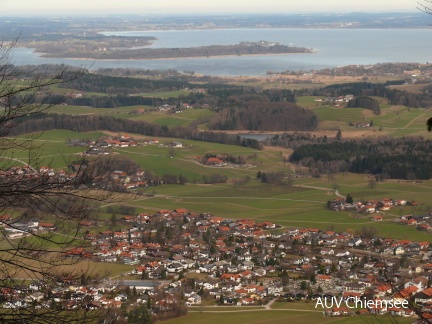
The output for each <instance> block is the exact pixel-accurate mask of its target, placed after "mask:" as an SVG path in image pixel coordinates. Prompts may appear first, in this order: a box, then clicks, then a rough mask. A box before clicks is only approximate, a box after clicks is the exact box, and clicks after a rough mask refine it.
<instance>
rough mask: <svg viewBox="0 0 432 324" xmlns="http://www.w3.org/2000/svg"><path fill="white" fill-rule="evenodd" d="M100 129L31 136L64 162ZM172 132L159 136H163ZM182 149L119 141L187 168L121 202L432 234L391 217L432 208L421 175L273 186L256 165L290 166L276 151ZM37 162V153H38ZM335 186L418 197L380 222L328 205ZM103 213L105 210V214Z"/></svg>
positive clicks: (137, 153)
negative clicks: (171, 181) (179, 178)
mask: <svg viewBox="0 0 432 324" xmlns="http://www.w3.org/2000/svg"><path fill="white" fill-rule="evenodd" d="M102 134H103V133H102V132H92V133H76V132H72V131H65V130H56V131H50V132H45V133H42V134H39V135H36V136H33V137H34V138H33V142H34V143H36V144H37V145H42V147H41V149H40V150H41V151H40V152H41V153H40V157H39V160H36V161H37V162H38V163H39V164H40V165H49V164H51V165H52V166H53V167H56V168H61V167H65V166H66V162H67V161H71V160H73V159H74V158H76V157H77V156H76V154H77V153H80V152H82V151H83V148H76V147H70V146H67V145H66V143H65V142H66V140H67V139H70V138H91V139H96V138H97V137H99V136H101V135H102ZM172 140H174V139H170V138H160V139H159V141H160V143H162V144H163V143H169V142H170V141H172ZM182 143H183V148H182V149H175V150H174V155H173V156H172V157H171V154H172V153H173V151H172V150H171V151H170V149H169V148H168V147H165V146H163V145H155V144H153V145H146V146H136V147H128V148H115V149H114V151H113V152H114V156H115V155H120V154H121V155H125V156H128V157H130V158H131V159H133V160H134V161H135V162H136V163H138V164H139V165H140V166H141V168H142V169H143V170H150V171H152V172H153V173H155V174H157V175H159V176H162V175H164V174H169V173H170V174H176V175H179V174H182V175H184V176H186V177H187V179H188V183H187V184H186V185H163V186H156V187H147V188H145V189H143V190H141V191H142V192H143V193H144V194H151V196H149V195H144V196H138V197H134V198H133V199H129V200H126V201H125V202H124V204H127V205H130V206H134V207H137V208H138V209H139V210H140V211H143V212H152V211H157V210H160V209H165V208H168V209H175V208H180V207H183V208H187V209H188V210H190V211H195V212H211V213H213V214H214V215H216V216H220V217H225V218H233V219H236V218H250V219H255V220H257V221H266V220H268V221H273V222H275V223H277V224H280V225H282V226H283V227H318V228H321V229H330V228H333V229H335V230H338V231H351V232H353V233H355V232H357V231H359V230H360V229H361V228H362V227H363V226H373V227H375V228H376V229H377V231H378V234H379V235H380V236H384V237H395V238H401V239H410V240H415V241H424V240H430V238H431V236H430V234H428V233H426V232H420V231H417V230H416V229H415V228H414V227H408V226H402V225H399V224H398V223H396V222H395V221H394V220H395V219H397V218H398V217H400V216H401V215H405V214H412V213H426V212H430V210H432V202H431V201H430V192H431V191H432V180H428V181H422V182H412V181H394V180H388V181H386V182H379V183H378V184H377V186H376V188H373V189H371V188H369V187H368V181H369V180H368V178H367V176H365V175H358V174H340V175H334V176H332V178H327V177H323V178H319V179H317V178H299V179H295V180H294V184H293V185H292V186H288V185H270V184H264V183H261V181H260V180H258V179H256V174H257V172H258V170H260V171H264V172H270V171H289V169H288V168H287V167H286V166H284V165H283V163H282V161H281V160H280V154H279V152H277V151H258V150H253V149H250V148H245V147H240V146H233V145H222V144H216V143H206V142H197V141H188V140H184V141H183V140H182ZM206 153H216V154H218V153H229V154H232V155H234V156H237V155H242V156H244V157H246V159H247V161H248V165H246V166H239V167H235V168H233V167H231V168H230V167H220V168H217V167H208V166H204V165H201V164H199V163H198V162H197V161H196V156H200V155H201V156H202V155H204V154H206ZM13 156H14V158H16V159H18V160H20V161H22V163H27V162H28V161H29V156H28V154H27V153H26V152H25V151H19V150H15V151H14V153H13ZM33 161H35V160H33ZM212 173H220V174H223V175H226V176H227V177H228V182H227V183H223V184H212V185H204V184H201V183H200V181H201V179H202V176H203V175H209V174H212ZM244 177H249V178H250V181H249V182H248V183H247V184H245V185H244V186H236V184H235V182H234V180H235V179H238V178H244ZM335 185H337V187H338V190H339V193H340V194H342V195H344V196H346V195H347V194H348V193H349V194H351V195H352V196H353V197H354V199H355V200H364V199H383V198H392V199H406V200H410V201H412V200H416V201H418V202H419V203H420V204H419V205H418V206H416V207H398V208H394V209H392V210H390V211H388V212H386V214H385V215H384V220H383V221H382V222H373V221H372V220H371V216H370V215H366V216H360V217H358V215H355V214H354V213H351V212H333V211H329V210H327V209H326V208H325V206H326V203H327V201H328V200H332V199H334V198H335V197H336V196H335V193H334V191H333V190H332V188H333V187H334V186H335ZM105 216H106V215H105Z"/></svg>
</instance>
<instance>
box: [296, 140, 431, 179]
mask: <svg viewBox="0 0 432 324" xmlns="http://www.w3.org/2000/svg"><path fill="white" fill-rule="evenodd" d="M431 159H432V141H430V140H425V139H423V138H421V137H406V138H388V137H384V138H378V139H358V140H345V141H341V142H339V141H333V142H331V143H321V144H306V145H301V146H299V147H298V148H296V149H295V150H294V152H293V154H292V155H291V162H293V163H296V164H299V165H302V166H305V167H309V168H310V170H313V169H314V170H315V171H317V172H318V173H320V174H325V173H336V172H353V173H365V174H373V175H377V176H378V177H379V178H380V179H389V178H392V179H407V180H414V179H430V178H432V165H431V163H430V161H431Z"/></svg>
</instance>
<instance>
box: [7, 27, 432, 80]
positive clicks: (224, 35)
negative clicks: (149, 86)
mask: <svg viewBox="0 0 432 324" xmlns="http://www.w3.org/2000/svg"><path fill="white" fill-rule="evenodd" d="M103 34H105V35H122V36H127V37H136V36H140V35H142V36H155V37H156V38H158V40H157V41H155V42H154V43H153V45H152V46H151V47H153V48H157V47H165V48H166V47H195V46H205V45H228V44H237V43H239V42H241V41H249V42H257V41H260V40H265V41H272V42H279V43H281V44H283V45H290V46H299V47H307V48H311V49H313V50H314V51H315V52H316V53H314V54H283V55H262V56H226V57H205V58H188V59H160V60H115V61H114V60H112V61H98V60H76V59H53V58H41V57H39V56H37V55H36V54H34V53H33V51H32V50H31V49H26V48H16V49H14V55H13V61H14V63H15V64H17V65H23V64H45V63H56V64H62V63H63V64H69V65H73V66H86V67H89V66H91V69H97V68H116V67H119V68H142V69H162V70H166V69H175V70H178V71H179V72H183V71H191V70H192V71H195V72H196V73H200V74H205V75H219V76H224V75H226V76H236V75H244V76H263V75H265V74H266V73H267V72H268V71H275V72H281V71H286V70H293V71H299V70H313V69H322V68H328V67H336V66H343V65H351V64H361V65H367V64H376V63H384V62H393V63H394V62H419V63H426V62H429V61H432V42H430V41H429V40H430V39H431V38H432V29H266V28H263V29H222V30H188V31H186V30H172V31H145V32H143V31H139V32H112V33H110V32H105V33H103Z"/></svg>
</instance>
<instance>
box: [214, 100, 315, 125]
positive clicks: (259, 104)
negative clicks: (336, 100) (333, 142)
mask: <svg viewBox="0 0 432 324" xmlns="http://www.w3.org/2000/svg"><path fill="white" fill-rule="evenodd" d="M317 126H318V118H317V117H316V115H315V114H314V113H313V112H312V111H310V110H306V109H304V108H301V107H298V106H296V105H295V104H292V103H289V102H276V103H274V102H269V101H248V102H245V103H243V104H241V105H239V106H232V107H228V108H224V109H220V110H219V111H218V113H217V114H216V115H215V116H213V117H212V118H211V119H210V123H209V127H210V129H218V130H234V129H235V130H256V131H281V130H282V131H284V130H314V129H315V128H316V127H317Z"/></svg>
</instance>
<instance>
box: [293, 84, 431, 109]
mask: <svg viewBox="0 0 432 324" xmlns="http://www.w3.org/2000/svg"><path fill="white" fill-rule="evenodd" d="M393 84H395V82H388V83H370V82H356V83H346V84H335V85H331V86H327V87H324V88H319V89H305V90H301V91H298V92H297V95H311V96H326V97H337V96H343V95H349V94H352V95H354V96H356V97H359V96H365V97H367V96H377V97H383V98H386V99H387V101H388V104H390V105H404V106H407V107H411V108H427V107H431V106H432V94H431V93H430V91H429V89H428V88H426V89H425V90H423V91H422V92H421V93H412V92H407V91H401V90H397V89H391V88H389V87H388V86H389V85H393Z"/></svg>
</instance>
